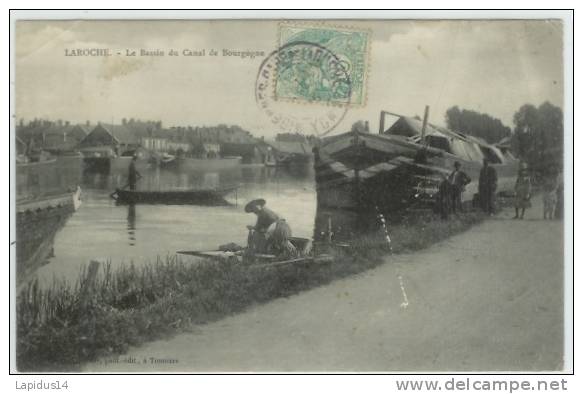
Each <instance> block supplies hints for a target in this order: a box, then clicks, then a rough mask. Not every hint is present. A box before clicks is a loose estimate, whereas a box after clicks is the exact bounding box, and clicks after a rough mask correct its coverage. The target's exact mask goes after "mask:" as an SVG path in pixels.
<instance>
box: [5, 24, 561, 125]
mask: <svg viewBox="0 0 583 394" xmlns="http://www.w3.org/2000/svg"><path fill="white" fill-rule="evenodd" d="M308 23H316V22H308ZM322 23H323V24H324V25H329V26H338V25H339V26H349V27H351V28H356V29H366V30H368V31H369V32H370V36H369V37H370V41H371V42H370V45H369V53H368V65H367V73H368V74H367V75H368V81H367V84H366V87H365V89H366V94H367V100H366V103H365V105H363V106H361V107H354V108H353V107H351V108H349V109H348V110H347V112H346V115H345V117H344V118H343V120H342V122H341V123H340V124H339V125H338V126H337V127H336V129H335V131H334V132H335V133H337V132H343V131H347V130H349V129H350V127H351V125H352V124H353V123H354V122H356V121H358V120H368V121H369V122H370V125H371V127H372V128H373V129H376V128H378V123H379V112H380V111H381V110H387V111H391V112H395V113H399V114H402V115H410V116H413V115H422V114H423V111H424V107H425V105H429V106H430V121H431V122H432V123H435V124H439V125H444V124H445V118H444V116H445V111H446V110H447V108H449V107H451V106H454V105H457V106H459V107H460V108H465V109H471V110H475V111H479V112H484V113H488V114H490V115H491V116H494V117H497V118H499V119H501V120H502V122H503V123H504V124H506V125H507V126H512V116H513V114H514V112H516V111H517V110H518V108H519V107H520V106H521V105H523V104H525V103H531V104H534V105H540V104H541V103H542V102H544V101H550V102H551V103H553V104H554V105H558V106H560V107H563V60H562V59H563V56H562V53H563V38H562V37H563V27H562V23H561V22H560V21H558V20H538V21H534V20H532V21H524V20H523V21H518V20H507V21H495V20H491V21H487V20H474V21H463V20H458V21H453V20H449V21H448V20H443V21H438V20H434V21H429V20H427V21H413V20H385V21H356V20H354V21H351V20H342V21H324V22H322ZM277 44H278V22H277V21H253V20H246V21H226V20H222V21H219V20H216V21H127V20H126V21H18V22H17V24H16V38H15V56H14V64H15V72H14V79H15V80H14V83H15V93H14V99H15V116H16V118H17V119H20V118H23V119H25V120H29V119H32V118H45V119H51V120H57V119H63V120H69V121H71V122H73V123H85V122H86V121H90V122H92V123H96V122H98V121H102V122H107V123H111V122H114V123H121V119H122V118H128V119H129V118H136V119H144V120H161V121H162V122H163V125H164V126H168V127H169V126H186V125H192V126H204V125H206V126H211V125H217V124H228V125H239V126H241V127H243V128H245V129H247V130H249V131H251V132H252V133H253V134H255V135H265V136H270V135H271V134H274V128H273V126H272V124H271V123H270V120H269V117H267V116H266V114H265V113H264V112H263V110H262V109H260V108H259V107H258V105H257V103H256V101H255V82H256V77H257V72H258V70H259V67H260V65H261V62H262V61H263V60H264V57H261V56H259V57H255V58H254V59H249V58H246V59H242V58H240V57H224V56H217V57H211V56H208V55H207V56H205V57H186V56H178V57H173V56H163V57H159V56H158V57H154V56H137V57H126V56H111V57H89V56H81V57H74V56H65V50H72V49H84V48H108V49H110V50H111V51H114V52H117V51H122V52H123V53H125V50H126V49H135V50H140V49H147V50H154V49H160V50H163V51H165V52H166V53H167V52H168V51H169V50H170V49H176V50H178V51H179V52H182V51H183V50H184V49H192V50H201V49H206V51H207V54H208V51H209V50H210V49H216V50H218V51H219V52H220V51H222V49H230V50H238V51H241V50H251V51H263V52H264V53H265V55H267V54H269V53H270V52H272V51H273V50H275V49H276V48H277ZM298 111H300V112H301V111H302V107H298Z"/></svg>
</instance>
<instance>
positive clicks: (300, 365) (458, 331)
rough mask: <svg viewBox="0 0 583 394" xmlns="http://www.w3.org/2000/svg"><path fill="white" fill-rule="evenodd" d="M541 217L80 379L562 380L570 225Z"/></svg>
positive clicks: (480, 233) (152, 348) (504, 216)
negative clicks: (325, 375) (413, 374)
mask: <svg viewBox="0 0 583 394" xmlns="http://www.w3.org/2000/svg"><path fill="white" fill-rule="evenodd" d="M540 205H541V203H540V200H538V199H537V200H536V201H535V203H534V206H533V208H532V209H530V210H528V211H527V218H526V219H525V220H512V218H511V217H512V214H513V212H511V211H510V210H507V211H504V212H502V213H500V214H499V215H497V216H496V217H494V218H492V219H489V220H487V221H486V222H485V223H483V224H480V225H478V226H476V227H474V228H472V229H471V230H469V231H468V232H465V233H463V234H460V235H457V236H454V237H452V238H450V239H448V240H446V241H444V242H441V243H438V244H436V245H434V246H432V247H430V248H428V249H425V250H422V251H419V252H416V253H410V254H402V255H397V256H392V257H387V262H386V264H383V265H382V266H379V267H378V268H376V269H373V270H369V271H367V272H364V273H362V274H360V275H357V276H354V277H350V278H347V279H343V280H338V281H335V282H333V283H331V284H330V285H327V286H322V287H319V288H316V289H313V290H310V291H306V292H303V293H301V294H298V295H295V296H293V297H290V298H287V299H277V300H274V301H273V302H270V303H267V304H265V305H261V306H257V307H254V308H252V309H250V310H248V311H246V312H244V313H241V314H238V315H235V316H231V317H228V318H225V319H223V320H220V321H218V322H215V323H212V324H208V325H203V326H199V327H197V328H196V329H195V331H194V332H191V333H186V334H180V335H177V336H176V337H174V338H172V339H170V340H160V341H156V342H152V343H149V344H146V345H144V346H142V347H139V348H132V349H130V351H129V352H128V353H127V355H126V356H125V357H128V356H131V357H134V358H135V359H136V360H138V361H142V363H140V364H131V363H127V362H119V363H116V364H108V365H106V364H105V363H104V362H103V361H104V360H101V361H99V362H96V363H92V364H89V365H86V366H85V370H86V371H96V372H97V371H104V372H105V371H120V372H121V371H129V372H139V371H145V372H154V371H159V372H163V371H173V372H178V371H185V372H195V371H196V372H203V371H452V370H457V371H494V370H507V371H513V370H524V371H539V370H556V369H560V368H562V365H563V364H562V363H563V261H562V255H563V252H562V247H563V246H562V245H563V229H562V225H563V223H562V222H559V221H543V220H542V219H540V218H541V216H542V208H541V207H540ZM535 217H536V218H535ZM153 359H156V360H153ZM144 360H145V361H146V363H143V361H144ZM172 360H175V361H176V362H173V361H172Z"/></svg>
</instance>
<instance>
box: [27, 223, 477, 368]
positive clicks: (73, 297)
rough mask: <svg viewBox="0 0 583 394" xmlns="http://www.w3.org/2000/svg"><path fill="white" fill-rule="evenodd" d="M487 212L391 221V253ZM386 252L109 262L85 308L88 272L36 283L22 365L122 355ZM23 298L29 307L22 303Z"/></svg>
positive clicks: (353, 270)
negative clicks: (240, 260) (308, 258)
mask: <svg viewBox="0 0 583 394" xmlns="http://www.w3.org/2000/svg"><path fill="white" fill-rule="evenodd" d="M484 218H485V215H484V214H482V213H481V212H478V211H470V212H466V213H465V214H464V215H460V216H452V217H451V218H450V220H449V221H442V220H440V219H439V218H438V217H437V215H435V214H429V215H427V216H423V217H419V218H417V219H416V221H415V222H414V223H411V222H407V223H402V224H399V225H396V226H393V227H391V228H390V230H389V231H390V235H391V238H392V241H393V242H392V247H393V253H394V254H402V253H408V252H414V251H417V250H421V249H424V248H426V247H429V246H431V245H433V244H435V243H437V242H440V241H443V240H444V239H446V238H448V237H450V236H452V235H455V234H459V233H461V232H464V231H466V230H468V229H470V228H471V227H473V226H474V225H475V224H478V223H480V222H482V221H483V219H484ZM389 254H390V253H389V251H388V249H387V245H386V244H383V243H379V237H378V234H377V235H375V237H372V238H369V239H367V238H362V239H361V244H360V247H358V246H357V245H356V246H355V248H354V249H353V251H352V253H349V254H345V255H342V256H335V259H334V262H333V263H331V264H329V265H324V266H318V267H312V266H305V267H293V266H292V267H288V268H285V269H279V270H247V269H245V268H244V267H241V266H235V265H233V264H229V263H224V264H222V263H221V264H216V263H209V262H205V261H201V262H200V264H191V263H186V262H184V261H183V260H182V259H181V258H178V257H177V256H170V257H168V258H167V259H166V261H164V260H163V259H161V258H158V261H157V263H155V264H151V265H146V266H144V267H140V268H135V267H133V266H130V267H122V268H121V269H119V270H117V271H115V272H112V271H111V267H108V266H105V267H103V272H102V273H100V275H99V279H98V280H97V283H96V288H97V289H98V291H97V292H96V295H95V296H94V297H93V299H92V300H91V301H90V302H89V303H87V302H86V303H84V304H83V306H82V307H81V304H80V296H79V290H78V289H79V288H80V287H81V286H80V283H82V282H83V276H82V277H81V282H80V283H77V284H76V285H75V286H71V284H66V283H62V282H60V283H55V284H54V285H53V287H52V289H51V295H50V297H52V298H51V299H49V298H48V296H47V292H46V291H44V292H43V291H41V290H39V289H35V288H34V284H31V285H29V287H28V289H27V293H21V295H19V302H18V305H19V306H20V310H21V311H27V313H19V314H18V315H19V324H18V332H19V340H18V344H19V345H18V346H17V355H18V357H17V359H18V365H19V370H20V371H78V370H80V369H81V368H83V365H84V364H85V363H87V362H92V361H95V360H99V359H103V358H106V357H110V358H111V357H114V356H119V355H122V354H124V352H126V351H127V349H128V348H129V347H130V346H138V345H140V344H145V343H148V342H151V341H153V340H156V339H160V338H162V337H168V336H173V335H176V334H178V333H180V332H188V331H189V330H192V329H193V328H194V327H196V325H199V324H207V323H210V322H214V321H217V320H220V319H222V318H225V317H228V316H232V315H235V314H238V313H241V312H244V311H246V310H248V309H249V308H251V307H253V306H256V305H261V304H265V303H268V302H270V301H273V300H275V299H278V298H282V297H284V298H285V297H289V296H291V295H294V294H298V293H301V292H303V291H305V290H309V289H313V288H316V287H319V286H322V285H326V284H328V283H331V282H333V281H335V280H338V279H342V278H346V277H350V276H354V275H355V274H359V273H362V272H365V271H367V270H369V269H371V268H375V267H377V266H379V265H382V264H384V263H386V262H387V261H390V255H389ZM22 294H27V296H26V297H22ZM25 298H27V299H28V300H29V302H28V304H29V305H26V304H27V303H26V302H25V303H22V302H21V301H22V300H23V299H25ZM30 300H34V301H32V302H31V301H30ZM51 304H55V305H56V306H57V307H56V308H49V309H50V310H51V311H52V313H53V315H51V316H50V317H49V318H46V317H45V320H44V321H42V322H41V321H40V320H38V318H36V319H37V320H35V319H32V320H33V321H35V322H34V323H31V321H30V320H31V317H30V316H32V314H31V313H28V312H30V310H33V312H34V313H37V314H38V316H40V315H42V314H43V313H42V311H38V310H36V309H42V308H43V307H41V306H40V305H45V308H46V305H51ZM59 308H60V309H59ZM35 310H36V311H35ZM55 311H57V312H55ZM34 313H33V314H34ZM45 315H46V313H45ZM67 319H68V320H67ZM87 333H89V335H90V336H88V334H87Z"/></svg>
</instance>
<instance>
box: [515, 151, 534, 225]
mask: <svg viewBox="0 0 583 394" xmlns="http://www.w3.org/2000/svg"><path fill="white" fill-rule="evenodd" d="M531 188H532V186H531V181H530V174H529V172H528V166H527V165H526V163H524V162H522V163H520V167H519V170H518V177H517V178H516V184H515V185H514V192H515V194H516V196H515V197H514V209H515V210H516V215H514V219H524V211H525V210H526V208H530V206H531V204H530V193H531ZM519 211H520V216H519V215H518V213H519Z"/></svg>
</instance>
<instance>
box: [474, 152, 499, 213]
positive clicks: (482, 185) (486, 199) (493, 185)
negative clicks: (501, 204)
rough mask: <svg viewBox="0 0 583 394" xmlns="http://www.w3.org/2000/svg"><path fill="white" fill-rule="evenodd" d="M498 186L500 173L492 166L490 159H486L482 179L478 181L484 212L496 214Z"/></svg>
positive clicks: (481, 172)
mask: <svg viewBox="0 0 583 394" xmlns="http://www.w3.org/2000/svg"><path fill="white" fill-rule="evenodd" d="M497 187H498V174H496V169H495V168H494V167H490V165H489V164H488V159H484V166H483V167H482V170H480V179H479V181H478V194H479V197H480V206H481V207H482V210H483V211H484V212H487V213H489V214H490V216H493V215H494V211H495V198H496V189H497Z"/></svg>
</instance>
